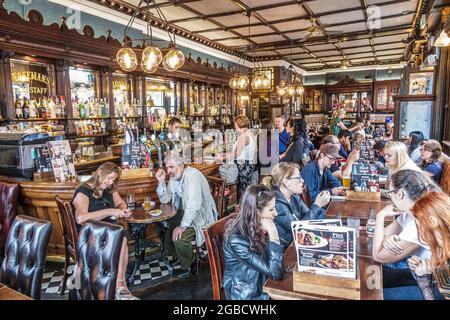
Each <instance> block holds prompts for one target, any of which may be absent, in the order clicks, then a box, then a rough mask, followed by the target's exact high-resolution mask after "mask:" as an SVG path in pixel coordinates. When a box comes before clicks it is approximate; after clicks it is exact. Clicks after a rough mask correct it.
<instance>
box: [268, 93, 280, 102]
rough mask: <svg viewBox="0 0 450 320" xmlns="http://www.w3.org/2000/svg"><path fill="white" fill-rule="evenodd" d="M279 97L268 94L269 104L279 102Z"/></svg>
mask: <svg viewBox="0 0 450 320" xmlns="http://www.w3.org/2000/svg"><path fill="white" fill-rule="evenodd" d="M279 103H280V102H279V98H278V95H277V94H271V95H270V104H279Z"/></svg>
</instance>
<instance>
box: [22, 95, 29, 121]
mask: <svg viewBox="0 0 450 320" xmlns="http://www.w3.org/2000/svg"><path fill="white" fill-rule="evenodd" d="M22 108H23V118H24V119H28V118H30V100H28V99H27V98H23V106H22Z"/></svg>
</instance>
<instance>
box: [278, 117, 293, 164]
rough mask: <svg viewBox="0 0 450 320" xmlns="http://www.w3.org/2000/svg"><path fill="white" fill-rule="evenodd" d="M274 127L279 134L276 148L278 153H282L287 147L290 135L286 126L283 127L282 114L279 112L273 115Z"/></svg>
mask: <svg viewBox="0 0 450 320" xmlns="http://www.w3.org/2000/svg"><path fill="white" fill-rule="evenodd" d="M275 129H277V131H278V134H279V149H278V150H279V153H280V155H282V154H283V153H284V152H285V151H286V149H287V145H288V144H289V139H290V138H291V135H290V134H289V133H287V131H286V128H285V127H284V116H283V115H281V114H280V115H278V116H276V117H275Z"/></svg>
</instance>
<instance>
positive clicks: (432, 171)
mask: <svg viewBox="0 0 450 320" xmlns="http://www.w3.org/2000/svg"><path fill="white" fill-rule="evenodd" d="M420 158H421V164H420V167H421V168H422V169H423V171H424V174H425V175H426V176H428V177H430V178H432V179H433V180H434V182H436V183H437V184H439V183H440V181H441V174H442V159H441V158H442V146H441V144H440V143H439V141H437V140H432V139H430V140H426V141H425V142H424V144H423V145H422V147H421V148H420Z"/></svg>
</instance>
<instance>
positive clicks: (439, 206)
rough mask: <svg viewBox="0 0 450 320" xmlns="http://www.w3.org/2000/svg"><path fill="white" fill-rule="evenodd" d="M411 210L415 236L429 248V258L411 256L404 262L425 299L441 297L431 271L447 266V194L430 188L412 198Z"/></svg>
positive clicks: (449, 232)
mask: <svg viewBox="0 0 450 320" xmlns="http://www.w3.org/2000/svg"><path fill="white" fill-rule="evenodd" d="M411 213H412V215H413V217H414V220H415V222H416V225H417V229H418V235H419V237H418V238H419V239H421V241H422V242H423V243H426V244H427V245H428V246H429V248H430V250H431V259H421V258H420V257H418V256H412V257H411V258H410V259H408V266H409V268H410V270H411V271H412V272H413V274H414V275H415V278H416V280H417V283H418V285H419V287H420V289H421V290H422V294H423V296H424V298H425V300H437V299H443V298H444V297H443V296H442V294H440V292H439V290H437V288H436V286H435V285H434V283H433V282H434V281H433V271H435V270H436V269H438V268H448V265H449V263H450V197H449V196H448V195H446V194H445V193H443V192H430V193H428V194H426V195H424V196H423V197H421V198H420V199H419V200H417V201H416V203H415V204H414V206H413V207H412V209H411Z"/></svg>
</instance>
